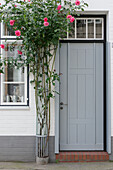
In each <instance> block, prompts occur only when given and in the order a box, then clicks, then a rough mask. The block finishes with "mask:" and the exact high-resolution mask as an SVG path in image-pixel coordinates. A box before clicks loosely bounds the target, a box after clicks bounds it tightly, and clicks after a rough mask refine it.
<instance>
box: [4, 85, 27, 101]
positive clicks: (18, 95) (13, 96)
mask: <svg viewBox="0 0 113 170" xmlns="http://www.w3.org/2000/svg"><path fill="white" fill-rule="evenodd" d="M3 86H4V87H3V89H4V90H3V102H13V103H15V102H24V101H25V99H24V84H5V83H3Z"/></svg>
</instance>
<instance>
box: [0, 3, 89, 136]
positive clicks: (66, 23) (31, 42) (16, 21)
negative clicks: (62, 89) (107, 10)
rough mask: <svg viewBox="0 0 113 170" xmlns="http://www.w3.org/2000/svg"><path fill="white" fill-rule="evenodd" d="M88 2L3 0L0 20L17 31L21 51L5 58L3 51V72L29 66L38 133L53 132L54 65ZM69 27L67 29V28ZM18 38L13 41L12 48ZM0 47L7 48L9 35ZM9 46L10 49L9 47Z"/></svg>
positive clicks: (0, 61) (0, 8)
mask: <svg viewBox="0 0 113 170" xmlns="http://www.w3.org/2000/svg"><path fill="white" fill-rule="evenodd" d="M86 6H87V4H86V3H85V2H84V1H82V0H81V1H79V0H76V1H74V2H70V1H68V0H64V1H62V3H61V2H60V1H59V0H45V1H44V0H32V1H30V0H23V1H22V0H4V3H3V4H0V11H1V13H0V20H1V22H3V23H4V24H6V25H7V29H10V30H11V31H12V32H14V34H15V36H16V39H17V40H21V45H20V46H19V45H18V50H17V52H18V55H17V56H16V57H13V56H9V57H7V58H5V56H2V54H1V60H0V68H1V69H0V72H1V73H4V68H5V67H7V66H8V67H10V68H12V67H16V68H17V69H19V68H20V67H23V66H25V67H29V74H30V73H32V75H33V76H32V77H33V79H32V80H31V83H33V85H34V89H35V101H36V112H37V124H38V126H37V127H38V131H37V134H39V135H44V134H46V135H48V136H49V133H50V115H51V114H50V111H51V98H54V95H55V93H57V92H56V91H55V90H54V88H53V86H55V82H56V80H58V81H59V75H58V74H57V73H56V70H55V69H54V62H55V56H56V52H57V48H58V45H59V39H60V38H62V37H65V36H66V35H67V30H68V31H70V30H71V23H73V22H74V21H75V19H76V16H77V11H80V10H81V11H84V7H86ZM67 28H68V29H67ZM15 44H17V42H13V43H12V44H11V45H10V50H12V49H13V46H14V45H15ZM0 47H1V48H2V49H3V50H5V51H7V49H8V42H7V39H6V41H5V43H4V44H1V45H0ZM8 50H9V49H8Z"/></svg>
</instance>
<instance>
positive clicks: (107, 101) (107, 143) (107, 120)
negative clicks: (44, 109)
mask: <svg viewBox="0 0 113 170" xmlns="http://www.w3.org/2000/svg"><path fill="white" fill-rule="evenodd" d="M80 17H82V18H88V17H89V18H91V17H92V18H98V17H99V18H101V17H102V18H103V19H104V39H103V40H77V39H75V40H69V39H67V40H60V42H59V43H103V47H104V48H103V50H104V51H103V54H104V56H103V57H104V60H103V61H104V63H103V75H104V78H103V89H104V92H103V95H104V99H103V103H104V122H103V124H104V130H103V133H104V134H103V135H104V151H107V152H108V153H110V152H111V140H110V139H111V109H110V108H111V97H110V93H111V91H110V83H111V82H110V79H108V77H109V75H110V69H109V70H108V69H106V68H109V67H108V66H110V62H111V61H110V58H108V56H109V55H107V54H106V15H81V16H80ZM80 17H79V18H80ZM59 50H60V47H58V49H57V55H56V60H55V69H56V72H57V73H58V74H59V73H60V70H59V65H60V63H59ZM108 51H109V50H108ZM108 51H107V52H108ZM106 56H107V58H106ZM106 80H107V81H106ZM106 87H107V88H106ZM55 89H56V91H57V92H59V90H60V87H59V82H56V86H55ZM108 89H109V90H108ZM59 101H60V100H59V95H56V97H55V153H56V154H58V153H59V151H60V147H59V144H60V127H59V126H60V121H59V119H60V116H59V112H60V110H59V106H60V105H59V104H60V103H59Z"/></svg>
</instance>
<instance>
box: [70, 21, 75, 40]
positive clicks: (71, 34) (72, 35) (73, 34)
mask: <svg viewBox="0 0 113 170" xmlns="http://www.w3.org/2000/svg"><path fill="white" fill-rule="evenodd" d="M69 26H70V31H69V38H75V22H73V23H70V25H69Z"/></svg>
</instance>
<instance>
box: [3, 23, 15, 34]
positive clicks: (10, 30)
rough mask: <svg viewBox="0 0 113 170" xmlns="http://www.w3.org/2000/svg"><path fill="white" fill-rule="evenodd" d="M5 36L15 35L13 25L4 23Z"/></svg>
mask: <svg viewBox="0 0 113 170" xmlns="http://www.w3.org/2000/svg"><path fill="white" fill-rule="evenodd" d="M2 34H3V36H15V30H14V28H13V27H11V26H6V24H3V33H2Z"/></svg>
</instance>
